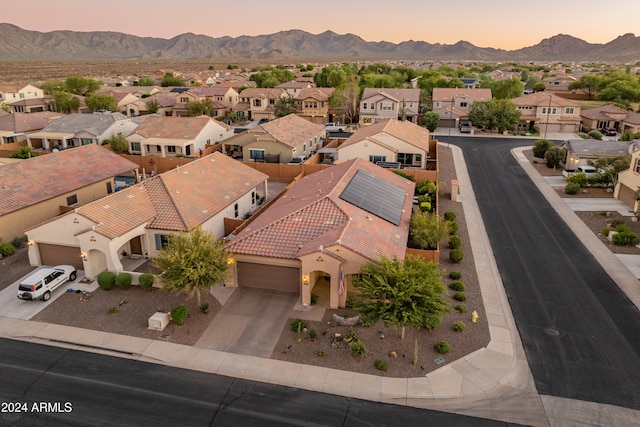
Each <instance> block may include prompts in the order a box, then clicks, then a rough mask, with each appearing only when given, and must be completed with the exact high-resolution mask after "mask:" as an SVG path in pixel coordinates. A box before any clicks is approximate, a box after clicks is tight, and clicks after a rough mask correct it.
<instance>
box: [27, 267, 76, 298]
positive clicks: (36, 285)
mask: <svg viewBox="0 0 640 427" xmlns="http://www.w3.org/2000/svg"><path fill="white" fill-rule="evenodd" d="M76 276H77V271H76V269H75V267H73V266H71V265H59V266H57V267H45V268H41V269H39V270H37V271H35V272H34V273H33V274H31V275H29V276H28V277H26V278H25V279H24V280H22V281H21V282H20V286H19V287H18V298H20V299H22V300H27V301H31V300H34V299H40V298H42V300H43V301H49V299H50V298H51V292H53V291H54V290H55V289H56V288H58V287H59V286H60V285H62V284H63V283H65V282H66V281H71V282H73V281H74V280H76Z"/></svg>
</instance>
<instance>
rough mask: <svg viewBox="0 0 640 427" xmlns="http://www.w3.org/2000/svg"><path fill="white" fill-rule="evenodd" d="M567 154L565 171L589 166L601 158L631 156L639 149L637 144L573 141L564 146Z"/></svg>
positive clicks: (566, 142) (586, 140)
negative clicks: (591, 161) (590, 162)
mask: <svg viewBox="0 0 640 427" xmlns="http://www.w3.org/2000/svg"><path fill="white" fill-rule="evenodd" d="M562 148H564V149H565V150H566V151H567V152H566V157H565V160H564V167H565V169H575V168H577V167H578V166H585V165H588V164H589V160H596V159H597V158H599V157H617V156H627V157H629V156H631V153H633V152H634V151H636V150H637V149H638V148H640V147H639V146H638V144H637V143H635V142H631V143H630V142H626V141H599V140H596V139H573V140H569V141H565V142H564V143H563V144H562Z"/></svg>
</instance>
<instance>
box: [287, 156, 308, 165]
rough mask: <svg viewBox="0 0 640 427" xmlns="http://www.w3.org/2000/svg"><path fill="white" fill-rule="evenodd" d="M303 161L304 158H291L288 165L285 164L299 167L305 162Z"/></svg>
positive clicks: (305, 158)
mask: <svg viewBox="0 0 640 427" xmlns="http://www.w3.org/2000/svg"><path fill="white" fill-rule="evenodd" d="M305 160H307V157H306V156H293V157H292V158H291V160H290V161H289V163H287V164H288V165H301V164H303V163H304V162H305Z"/></svg>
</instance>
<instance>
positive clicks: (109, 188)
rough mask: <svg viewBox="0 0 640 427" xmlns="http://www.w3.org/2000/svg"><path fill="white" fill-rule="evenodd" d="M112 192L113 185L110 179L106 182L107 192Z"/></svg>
mask: <svg viewBox="0 0 640 427" xmlns="http://www.w3.org/2000/svg"><path fill="white" fill-rule="evenodd" d="M111 193H113V186H112V185H111V181H109V182H107V194H111Z"/></svg>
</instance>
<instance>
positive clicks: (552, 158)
mask: <svg viewBox="0 0 640 427" xmlns="http://www.w3.org/2000/svg"><path fill="white" fill-rule="evenodd" d="M565 154H566V151H565V150H564V148H561V147H558V146H555V145H554V146H551V147H549V149H548V150H547V152H546V153H544V162H545V164H546V165H547V167H548V168H554V169H555V168H557V167H558V165H559V164H560V162H561V161H563V160H564V156H565Z"/></svg>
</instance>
